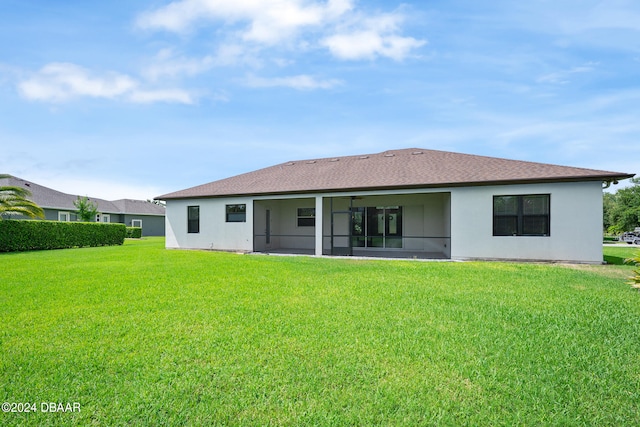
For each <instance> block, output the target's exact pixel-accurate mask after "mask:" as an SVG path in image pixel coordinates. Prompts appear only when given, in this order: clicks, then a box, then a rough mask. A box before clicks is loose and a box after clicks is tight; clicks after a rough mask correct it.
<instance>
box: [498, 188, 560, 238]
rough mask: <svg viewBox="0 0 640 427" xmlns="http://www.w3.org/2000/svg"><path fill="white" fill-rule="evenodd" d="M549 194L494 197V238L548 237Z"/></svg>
mask: <svg viewBox="0 0 640 427" xmlns="http://www.w3.org/2000/svg"><path fill="white" fill-rule="evenodd" d="M550 201H551V196H550V195H549V194H532V195H522V196H494V197H493V235H494V236H548V235H549V234H550V223H551V221H550Z"/></svg>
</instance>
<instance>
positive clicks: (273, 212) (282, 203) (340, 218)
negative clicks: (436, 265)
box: [253, 192, 451, 259]
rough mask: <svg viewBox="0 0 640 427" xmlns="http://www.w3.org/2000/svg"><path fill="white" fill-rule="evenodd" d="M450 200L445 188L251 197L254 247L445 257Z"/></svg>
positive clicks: (448, 246) (292, 251) (448, 248)
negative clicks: (437, 190)
mask: <svg viewBox="0 0 640 427" xmlns="http://www.w3.org/2000/svg"><path fill="white" fill-rule="evenodd" d="M450 200H451V195H450V193H448V192H432V193H412V194H358V195H352V196H343V195H340V196H331V195H327V196H315V197H300V198H297V197H290V198H280V199H275V198H274V199H267V198H265V199H260V200H254V207H253V213H254V215H253V221H254V224H253V225H254V227H253V229H254V235H253V248H254V252H263V253H278V254H305V255H336V256H362V257H383V258H414V259H449V258H450V257H451V225H450V224H451V221H450V211H451V208H450V206H451V201H450ZM318 224H321V227H320V228H318Z"/></svg>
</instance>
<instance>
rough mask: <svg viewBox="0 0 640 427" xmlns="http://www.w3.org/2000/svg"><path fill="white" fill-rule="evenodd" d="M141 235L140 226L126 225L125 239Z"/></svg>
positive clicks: (137, 237)
mask: <svg viewBox="0 0 640 427" xmlns="http://www.w3.org/2000/svg"><path fill="white" fill-rule="evenodd" d="M141 237H142V228H140V227H127V239H139V238H141Z"/></svg>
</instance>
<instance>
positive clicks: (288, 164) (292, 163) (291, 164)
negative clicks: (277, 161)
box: [285, 162, 296, 166]
mask: <svg viewBox="0 0 640 427" xmlns="http://www.w3.org/2000/svg"><path fill="white" fill-rule="evenodd" d="M295 164H296V162H289V163H287V164H285V166H293V165H295Z"/></svg>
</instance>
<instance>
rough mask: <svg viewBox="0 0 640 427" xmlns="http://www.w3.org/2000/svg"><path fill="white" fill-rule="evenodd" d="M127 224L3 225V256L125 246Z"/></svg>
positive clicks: (14, 222) (0, 232) (0, 230)
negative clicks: (77, 248)
mask: <svg viewBox="0 0 640 427" xmlns="http://www.w3.org/2000/svg"><path fill="white" fill-rule="evenodd" d="M126 232H127V231H126V227H125V225H124V224H106V223H94V222H59V221H31V220H3V221H0V252H15V251H33V250H42V249H65V248H76V247H85V246H109V245H122V244H123V243H124V238H125V235H126Z"/></svg>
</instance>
